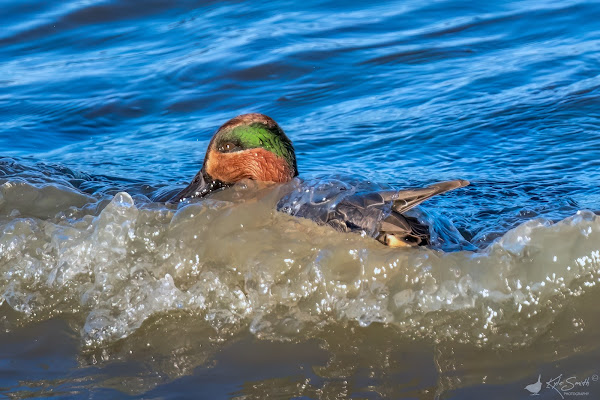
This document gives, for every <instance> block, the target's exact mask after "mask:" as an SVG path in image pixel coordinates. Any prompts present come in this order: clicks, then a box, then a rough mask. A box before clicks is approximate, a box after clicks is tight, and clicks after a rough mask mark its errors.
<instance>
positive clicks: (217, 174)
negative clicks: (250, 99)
mask: <svg viewBox="0 0 600 400" xmlns="http://www.w3.org/2000/svg"><path fill="white" fill-rule="evenodd" d="M297 175H298V169H297V166H296V158H295V153H294V150H293V146H292V144H291V141H290V140H289V139H288V138H287V136H286V135H285V133H283V130H282V129H281V128H280V127H279V126H278V125H277V124H276V123H275V121H273V120H272V119H271V118H269V117H267V116H265V115H262V114H245V115H241V116H238V117H236V118H233V119H232V120H230V121H228V122H227V123H226V124H224V125H223V126H221V128H219V130H218V131H217V133H216V134H215V135H214V136H213V138H212V140H211V142H210V144H209V147H208V150H207V152H206V157H205V160H204V164H203V166H202V169H201V170H200V171H199V172H198V174H197V175H196V176H195V177H194V179H193V180H192V182H191V183H190V184H189V185H188V187H186V188H185V189H184V190H182V191H181V192H180V193H179V194H178V195H176V196H175V197H174V198H173V199H172V200H173V201H184V200H187V199H192V198H199V197H204V196H207V195H209V194H210V193H212V192H215V191H217V190H225V189H227V188H228V187H230V186H232V185H233V184H235V183H236V182H238V181H240V180H242V179H253V180H257V181H263V182H274V183H288V182H289V183H290V185H291V190H290V191H286V194H285V195H284V196H283V197H282V198H281V200H280V201H279V202H278V204H277V209H278V210H279V211H281V212H284V213H287V214H289V215H292V216H295V217H300V218H308V219H310V220H313V221H314V222H316V223H317V224H320V225H328V226H331V227H332V228H333V229H335V230H337V231H339V232H357V233H364V234H366V235H368V236H371V237H373V238H375V239H377V240H378V241H380V242H381V243H383V244H386V245H388V246H393V247H408V246H419V245H428V244H430V232H429V227H428V226H427V225H425V224H424V223H422V222H420V221H419V220H418V218H416V217H415V216H411V215H408V214H407V212H408V211H410V210H411V209H412V208H413V207H415V206H416V205H418V204H420V203H421V202H423V201H425V200H427V199H429V198H430V197H432V196H435V195H437V194H441V193H444V192H447V191H449V190H453V189H456V188H460V187H463V186H466V185H468V184H469V182H468V181H465V180H454V181H447V182H441V183H437V184H434V185H431V186H428V187H425V188H418V189H407V190H397V189H393V188H392V187H390V186H386V185H378V184H373V183H371V182H367V181H359V180H351V181H350V182H349V181H347V180H343V181H342V180H338V179H320V180H318V179H317V180H309V181H303V180H300V179H298V178H296V176H297Z"/></svg>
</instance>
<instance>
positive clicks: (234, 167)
mask: <svg viewBox="0 0 600 400" xmlns="http://www.w3.org/2000/svg"><path fill="white" fill-rule="evenodd" d="M297 175H298V167H297V165H296V154H295V153H294V147H293V146H292V142H291V141H290V139H289V138H288V137H287V136H286V135H285V133H284V132H283V130H282V129H281V128H280V127H279V125H277V123H276V122H275V121H273V120H272V119H271V118H269V117H267V116H266V115H263V114H244V115H240V116H237V117H235V118H233V119H231V120H229V121H227V122H226V123H225V124H223V126H221V127H220V128H219V129H218V130H217V132H216V133H215V134H214V136H213V138H212V139H211V141H210V143H209V145H208V149H207V150H206V156H205V157H204V164H203V165H202V169H201V170H200V172H198V174H196V176H195V177H194V179H193V180H192V182H191V183H190V185H189V186H188V187H186V188H185V189H183V190H182V191H181V192H180V193H179V194H178V195H177V196H175V198H174V200H175V201H182V200H185V199H189V198H195V197H204V196H206V195H208V194H209V193H211V192H214V191H216V190H219V189H222V188H226V187H229V186H231V185H233V184H235V183H236V182H238V181H240V180H242V179H253V180H257V181H262V182H277V183H284V182H288V181H290V180H292V179H293V178H294V177H295V176H297Z"/></svg>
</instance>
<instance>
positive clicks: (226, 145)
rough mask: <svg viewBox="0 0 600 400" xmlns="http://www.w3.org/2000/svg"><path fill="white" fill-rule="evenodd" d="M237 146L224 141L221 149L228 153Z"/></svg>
mask: <svg viewBox="0 0 600 400" xmlns="http://www.w3.org/2000/svg"><path fill="white" fill-rule="evenodd" d="M234 148H235V145H234V144H233V143H231V142H227V143H223V144H222V145H220V146H219V151H220V152H222V153H226V152H229V151H232V150H233V149H234Z"/></svg>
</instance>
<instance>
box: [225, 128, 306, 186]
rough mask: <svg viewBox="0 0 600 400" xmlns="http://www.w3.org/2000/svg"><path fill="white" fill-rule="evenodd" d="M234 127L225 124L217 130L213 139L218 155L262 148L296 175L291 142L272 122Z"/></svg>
mask: <svg viewBox="0 0 600 400" xmlns="http://www.w3.org/2000/svg"><path fill="white" fill-rule="evenodd" d="M261 117H265V118H268V117H266V116H261ZM268 119H269V120H270V121H267V122H271V121H273V120H271V119H270V118H268ZM236 125H237V126H235V125H234V126H233V127H231V126H228V124H225V125H223V126H222V127H221V129H219V132H217V135H216V136H215V139H214V140H215V143H214V146H215V147H214V149H215V150H217V151H218V152H220V153H234V152H238V151H244V150H250V149H256V148H263V149H265V150H267V151H269V152H271V153H273V154H275V155H276V156H278V157H280V158H282V159H284V160H285V161H286V162H287V164H288V165H289V167H290V169H291V170H292V171H293V172H294V176H296V175H298V167H297V165H296V154H295V153H294V147H293V146H292V142H291V141H290V139H289V138H288V137H287V136H286V135H285V133H284V132H283V130H282V129H281V128H280V127H279V126H278V125H277V124H276V123H275V122H274V121H273V122H272V123H268V124H266V123H263V122H262V121H261V122H251V123H249V124H236Z"/></svg>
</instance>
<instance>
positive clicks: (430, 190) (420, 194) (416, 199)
mask: <svg viewBox="0 0 600 400" xmlns="http://www.w3.org/2000/svg"><path fill="white" fill-rule="evenodd" d="M468 184H469V181H466V180H464V179H457V180H454V181H446V182H439V183H435V184H433V185H431V186H427V187H425V188H421V189H408V190H400V191H399V192H396V195H397V197H396V198H395V199H394V200H393V205H392V209H393V210H394V211H396V212H397V213H400V214H402V213H403V212H406V211H408V210H410V209H411V208H413V207H415V206H417V205H419V204H421V203H422V202H424V201H425V200H427V199H430V198H431V197H433V196H435V195H438V194H442V193H445V192H448V191H450V190H454V189H458V188H461V187H464V186H467V185H468Z"/></svg>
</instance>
